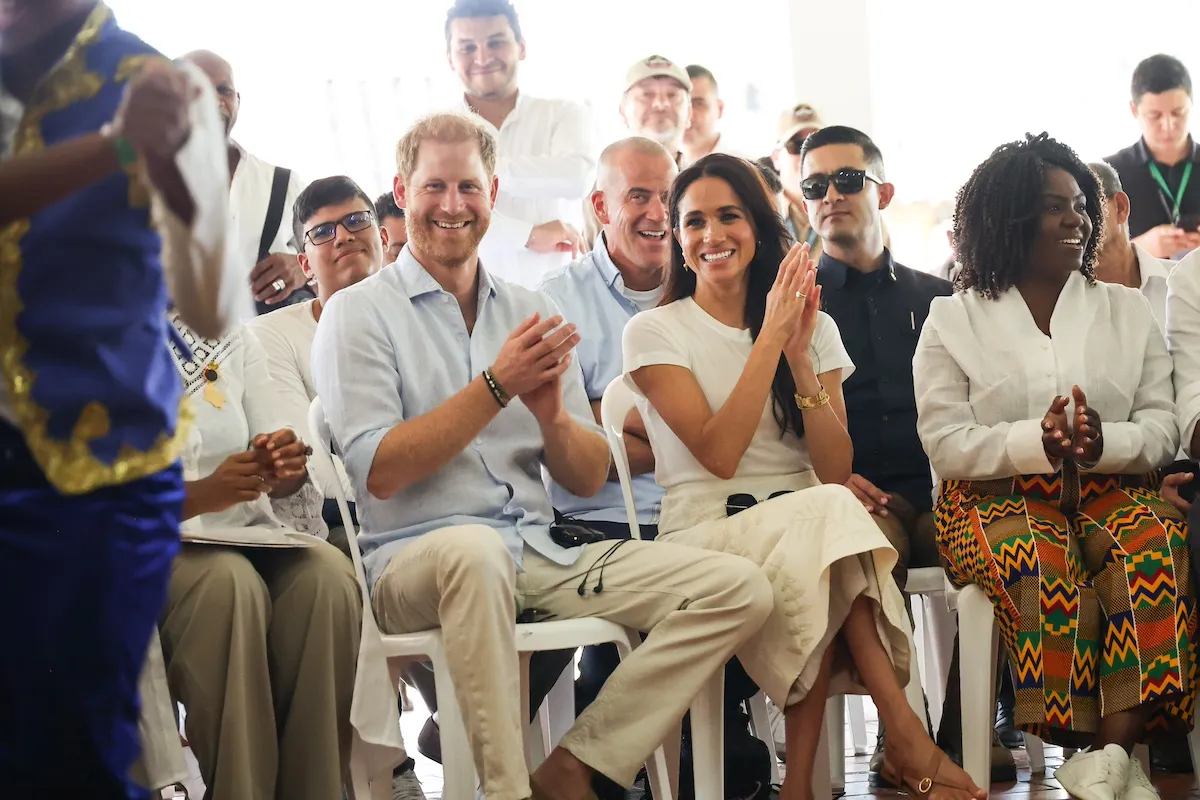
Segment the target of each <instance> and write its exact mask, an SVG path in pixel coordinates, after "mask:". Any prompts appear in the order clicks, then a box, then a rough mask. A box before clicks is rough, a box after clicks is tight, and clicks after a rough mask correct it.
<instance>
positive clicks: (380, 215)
mask: <svg viewBox="0 0 1200 800" xmlns="http://www.w3.org/2000/svg"><path fill="white" fill-rule="evenodd" d="M388 217H396V218H397V219H404V209H403V208H401V207H400V206H398V205H396V195H394V194H392V193H391V192H384V193H383V194H381V195H379V197H378V198H376V200H375V219H376V220H378V221H379V223H380V224H383V221H384V220H385V219H387V218H388Z"/></svg>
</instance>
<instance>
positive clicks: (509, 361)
mask: <svg viewBox="0 0 1200 800" xmlns="http://www.w3.org/2000/svg"><path fill="white" fill-rule="evenodd" d="M562 321H563V318H562V317H561V316H554V317H550V319H546V320H543V319H542V315H541V314H534V315H533V316H532V317H530V318H529V319H527V320H525V321H524V322H522V323H521V324H520V325H518V326H517V328H516V330H514V331H513V332H512V333H511V334H509V336H508V341H506V342H505V343H504V347H502V348H500V353H499V354H498V355H497V356H496V362H495V363H494V364H493V365H492V375H493V376H494V377H495V378H496V382H497V383H499V384H500V388H502V389H503V390H504V391H505V392H506V393H507V394H508V396H509V397H517V396H519V395H523V394H525V393H527V392H529V391H530V390H532V389H536V388H537V387H539V386H541V385H542V384H543V383H545V382H546V381H548V380H553V379H554V378H555V377H556V376H558V375H559V374H560V371H559V370H558V369H557V367H558V365H559V362H560V361H562V359H563V357H564V356H566V355H567V354H568V353H570V352H571V349H572V348H574V347H575V345H577V344H579V334H577V333H576V332H575V326H574V325H573V324H570V323H568V324H566V325H563V324H562ZM560 325H562V327H561V328H560V327H559V326H560ZM556 328H557V330H555V329H556ZM551 331H553V333H551Z"/></svg>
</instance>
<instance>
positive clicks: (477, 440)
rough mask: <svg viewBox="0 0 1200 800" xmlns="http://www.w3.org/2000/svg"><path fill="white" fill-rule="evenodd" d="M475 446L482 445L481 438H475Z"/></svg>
mask: <svg viewBox="0 0 1200 800" xmlns="http://www.w3.org/2000/svg"><path fill="white" fill-rule="evenodd" d="M475 446H476V447H482V446H483V439H476V440H475Z"/></svg>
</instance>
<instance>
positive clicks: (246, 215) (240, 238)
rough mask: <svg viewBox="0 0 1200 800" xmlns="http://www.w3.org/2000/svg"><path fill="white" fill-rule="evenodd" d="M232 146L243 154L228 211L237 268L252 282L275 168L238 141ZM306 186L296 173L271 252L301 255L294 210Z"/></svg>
mask: <svg viewBox="0 0 1200 800" xmlns="http://www.w3.org/2000/svg"><path fill="white" fill-rule="evenodd" d="M233 146H234V147H236V148H237V149H238V152H239V153H241V158H240V159H238V164H237V167H235V168H234V170H233V180H232V182H231V183H230V185H229V212H230V219H231V220H232V222H231V227H232V229H233V233H232V236H233V248H234V254H235V256H234V257H235V258H236V259H237V263H238V267H239V269H240V270H241V274H242V276H243V277H244V280H245V281H246V282H247V283H249V280H250V273H251V271H253V270H254V267H255V265H257V264H258V245H259V243H260V241H261V240H262V232H263V226H264V225H266V221H267V206H268V205H270V203H271V184H272V182H274V180H275V165H274V164H268V163H267V162H266V161H263V160H262V159H261V158H259V157H258V156H256V155H254V154H253V153H250V152H248V151H247V150H246V149H245V148H244V147H242V146H241V145H240V144H238V143H237V142H234V143H233ZM306 185H307V184H306V183H305V182H304V181H302V180H301V179H300V178H299V177H297V175H296V173H295V172H294V171H293V172H292V174H291V177H290V178H289V179H288V188H287V192H286V193H285V195H284V202H283V219H282V220H281V221H280V223H279V229H278V230H277V231H275V237H274V238H273V239H272V240H271V247H270V251H271V252H272V253H296V252H299V248H298V247H297V244H298V243H297V242H296V241H295V235H294V234H293V233H292V208H293V207H294V206H295V204H296V198H297V197H299V196H300V193H301V192H302V191H304V187H305V186H306Z"/></svg>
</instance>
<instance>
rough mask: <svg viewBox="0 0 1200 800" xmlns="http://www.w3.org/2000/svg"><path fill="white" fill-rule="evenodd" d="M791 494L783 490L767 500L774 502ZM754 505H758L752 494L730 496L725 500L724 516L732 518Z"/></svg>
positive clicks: (742, 493)
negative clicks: (777, 498)
mask: <svg viewBox="0 0 1200 800" xmlns="http://www.w3.org/2000/svg"><path fill="white" fill-rule="evenodd" d="M791 493H792V490H791V489H784V490H783V491H782V492H775V493H773V494H772V495H771V496H770V497H768V498H767V499H768V500H774V499H775V498H776V497H781V496H782V495H785V494H791ZM756 505H758V498H757V497H755V496H754V495H752V494H747V493H745V492H738V493H737V494H731V495H729V497H727V498H725V516H727V517H732V516H733V515H734V514H740V513H742V512H743V511H745V510H746V509H747V508H753V507H754V506H756Z"/></svg>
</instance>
